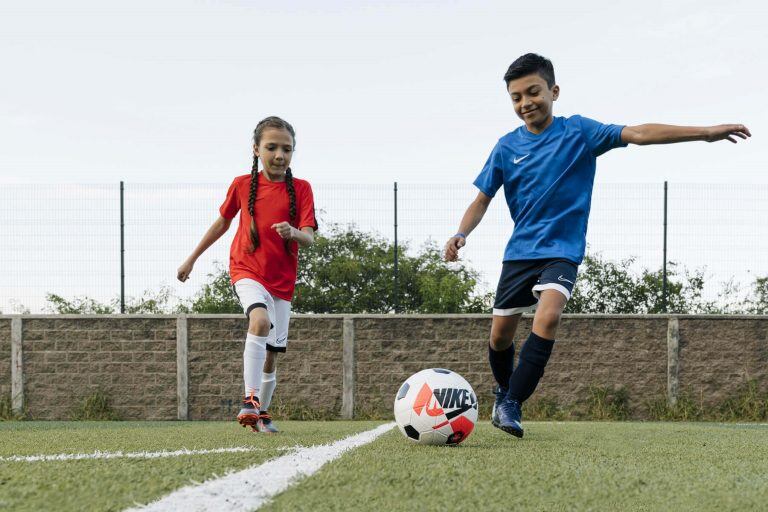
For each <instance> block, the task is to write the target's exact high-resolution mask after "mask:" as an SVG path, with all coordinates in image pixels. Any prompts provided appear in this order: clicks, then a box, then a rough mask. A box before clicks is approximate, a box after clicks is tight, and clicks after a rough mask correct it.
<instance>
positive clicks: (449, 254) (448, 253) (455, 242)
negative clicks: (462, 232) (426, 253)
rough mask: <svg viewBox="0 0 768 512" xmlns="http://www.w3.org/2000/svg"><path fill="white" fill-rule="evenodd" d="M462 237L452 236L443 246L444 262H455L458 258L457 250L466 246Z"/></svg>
mask: <svg viewBox="0 0 768 512" xmlns="http://www.w3.org/2000/svg"><path fill="white" fill-rule="evenodd" d="M466 243H467V241H466V239H465V238H464V237H463V236H452V237H451V238H449V239H448V242H446V244H445V261H456V260H457V259H458V258H459V249H461V248H462V247H464V246H465V245H466Z"/></svg>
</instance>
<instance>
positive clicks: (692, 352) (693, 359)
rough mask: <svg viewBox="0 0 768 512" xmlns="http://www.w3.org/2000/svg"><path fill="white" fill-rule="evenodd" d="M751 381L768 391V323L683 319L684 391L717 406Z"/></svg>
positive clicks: (681, 376) (756, 320)
mask: <svg viewBox="0 0 768 512" xmlns="http://www.w3.org/2000/svg"><path fill="white" fill-rule="evenodd" d="M748 379H755V380H756V381H757V383H758V386H759V387H760V388H761V389H762V390H763V391H766V390H768V319H767V318H766V317H754V318H749V317H747V318H744V317H741V318H734V319H729V318H722V319H719V320H718V321H717V322H712V321H708V320H706V318H681V319H680V391H681V393H684V394H686V395H689V396H691V397H693V398H695V399H702V400H703V401H704V402H705V403H709V404H714V403H719V402H722V401H723V400H725V399H726V398H728V397H730V396H733V394H734V393H735V392H736V391H738V390H739V388H740V387H742V386H743V384H744V382H745V381H746V380H748Z"/></svg>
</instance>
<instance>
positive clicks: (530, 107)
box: [507, 73, 560, 133]
mask: <svg viewBox="0 0 768 512" xmlns="http://www.w3.org/2000/svg"><path fill="white" fill-rule="evenodd" d="M507 91H508V92H509V96H510V98H512V106H513V107H514V108H515V114H517V117H519V118H520V119H522V120H523V122H524V123H525V126H526V127H527V128H528V129H529V130H530V131H532V132H534V133H541V131H543V130H544V129H545V128H546V127H547V126H549V124H550V123H551V122H552V102H554V101H555V100H556V99H557V97H558V95H559V94H560V87H559V86H558V85H554V86H552V88H551V89H550V88H549V87H547V81H546V80H544V79H543V78H542V77H541V76H539V74H538V73H532V74H530V75H526V76H523V77H520V78H517V79H515V80H511V81H510V82H509V86H508V87H507Z"/></svg>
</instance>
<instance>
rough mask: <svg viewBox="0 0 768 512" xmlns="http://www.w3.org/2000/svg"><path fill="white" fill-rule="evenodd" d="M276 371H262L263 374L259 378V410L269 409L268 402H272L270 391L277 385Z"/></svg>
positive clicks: (272, 391)
mask: <svg viewBox="0 0 768 512" xmlns="http://www.w3.org/2000/svg"><path fill="white" fill-rule="evenodd" d="M276 375H277V371H274V372H272V373H266V372H264V376H263V377H262V378H261V397H260V398H261V400H260V402H259V403H260V404H261V410H262V411H266V410H267V409H269V404H271V403H272V393H274V391H275V387H276V386H277V378H276Z"/></svg>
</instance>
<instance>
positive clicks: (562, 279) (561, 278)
mask: <svg viewBox="0 0 768 512" xmlns="http://www.w3.org/2000/svg"><path fill="white" fill-rule="evenodd" d="M557 280H558V281H565V282H566V283H571V284H573V281H569V280H568V279H566V278H564V277H563V276H562V274H561V275H560V276H558V278H557Z"/></svg>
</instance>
